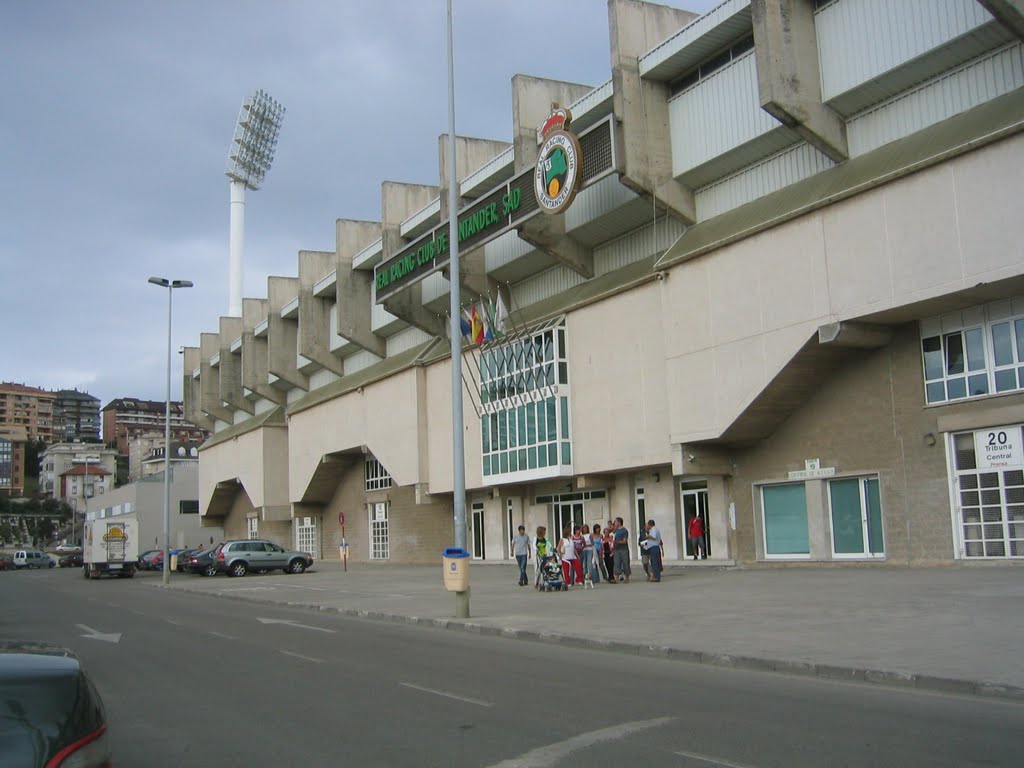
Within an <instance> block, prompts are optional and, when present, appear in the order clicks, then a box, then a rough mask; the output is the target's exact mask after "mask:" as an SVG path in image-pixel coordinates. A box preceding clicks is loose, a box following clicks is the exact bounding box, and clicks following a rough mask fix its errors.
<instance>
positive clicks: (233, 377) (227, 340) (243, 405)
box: [218, 317, 256, 413]
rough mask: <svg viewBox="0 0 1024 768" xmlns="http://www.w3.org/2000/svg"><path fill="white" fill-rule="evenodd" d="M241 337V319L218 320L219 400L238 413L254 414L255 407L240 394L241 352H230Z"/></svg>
mask: <svg viewBox="0 0 1024 768" xmlns="http://www.w3.org/2000/svg"><path fill="white" fill-rule="evenodd" d="M241 336H242V318H241V317H222V318H221V319H220V334H219V335H218V338H219V339H220V345H219V346H220V399H221V401H222V402H225V403H227V404H228V405H230V406H231V407H232V408H235V409H237V410H239V411H245V412H246V413H255V412H256V407H255V405H253V402H252V401H251V400H249V399H248V398H246V396H245V394H244V393H243V392H242V350H238V351H237V352H232V351H231V344H232V343H233V342H234V341H235V339H239V338H241Z"/></svg>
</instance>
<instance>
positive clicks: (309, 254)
mask: <svg viewBox="0 0 1024 768" xmlns="http://www.w3.org/2000/svg"><path fill="white" fill-rule="evenodd" d="M336 260H337V258H336V255H335V252H334V251H299V354H300V355H302V356H303V357H305V358H307V359H309V360H312V361H313V362H315V363H317V364H318V365H320V366H321V367H323V368H326V369H327V370H328V371H333V372H334V373H336V374H338V375H339V376H340V375H341V374H342V373H343V372H344V366H343V363H342V360H341V358H340V357H338V356H337V355H335V354H334V353H332V352H331V332H332V331H333V329H332V328H331V302H330V301H329V300H327V299H323V298H320V297H319V296H314V295H313V286H314V285H316V281H317V280H320V279H322V278H324V277H326V276H327V275H329V274H330V273H331V272H332V271H333V270H334V267H335V262H336Z"/></svg>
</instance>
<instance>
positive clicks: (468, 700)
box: [399, 683, 494, 707]
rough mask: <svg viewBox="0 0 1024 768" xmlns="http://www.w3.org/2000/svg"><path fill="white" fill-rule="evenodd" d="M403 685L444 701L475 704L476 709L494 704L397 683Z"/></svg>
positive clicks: (410, 684) (419, 686)
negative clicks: (444, 699) (450, 700)
mask: <svg viewBox="0 0 1024 768" xmlns="http://www.w3.org/2000/svg"><path fill="white" fill-rule="evenodd" d="M399 685H404V686H405V687H406V688H412V689H413V690H416V691H423V692H424V693H432V694H434V695H435V696H444V697H445V698H446V699H455V700H456V701H464V702H466V703H467V704H476V705H477V706H478V707H493V706H494V704H493V703H491V702H489V701H480V699H471V698H469V697H467V696H458V695H456V694H454V693H448V692H446V691H438V690H435V689H433V688H424V687H423V686H421V685H413V684H412V683H399Z"/></svg>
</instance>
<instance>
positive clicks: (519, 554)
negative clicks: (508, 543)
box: [512, 525, 530, 587]
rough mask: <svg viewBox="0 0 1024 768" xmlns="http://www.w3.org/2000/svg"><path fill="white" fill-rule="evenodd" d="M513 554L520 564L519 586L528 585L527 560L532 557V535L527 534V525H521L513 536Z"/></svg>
mask: <svg viewBox="0 0 1024 768" xmlns="http://www.w3.org/2000/svg"><path fill="white" fill-rule="evenodd" d="M512 554H513V555H515V557H516V563H518V565H519V586H520V587H522V586H525V585H526V561H527V560H529V559H530V537H529V536H527V535H526V527H525V526H522V525H520V526H519V533H518V534H517V535H515V536H513V537H512Z"/></svg>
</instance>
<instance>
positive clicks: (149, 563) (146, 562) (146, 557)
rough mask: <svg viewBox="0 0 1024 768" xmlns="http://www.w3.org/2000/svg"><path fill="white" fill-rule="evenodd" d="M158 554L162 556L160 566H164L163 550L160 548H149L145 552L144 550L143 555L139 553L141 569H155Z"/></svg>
mask: <svg viewBox="0 0 1024 768" xmlns="http://www.w3.org/2000/svg"><path fill="white" fill-rule="evenodd" d="M157 556H159V557H160V563H161V565H160V567H161V568H162V567H163V557H164V553H163V551H161V550H159V549H147V550H146V551H145V552H143V553H142V554H141V555H139V570H140V571H152V570H153V560H154V559H155V558H156V557H157Z"/></svg>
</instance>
